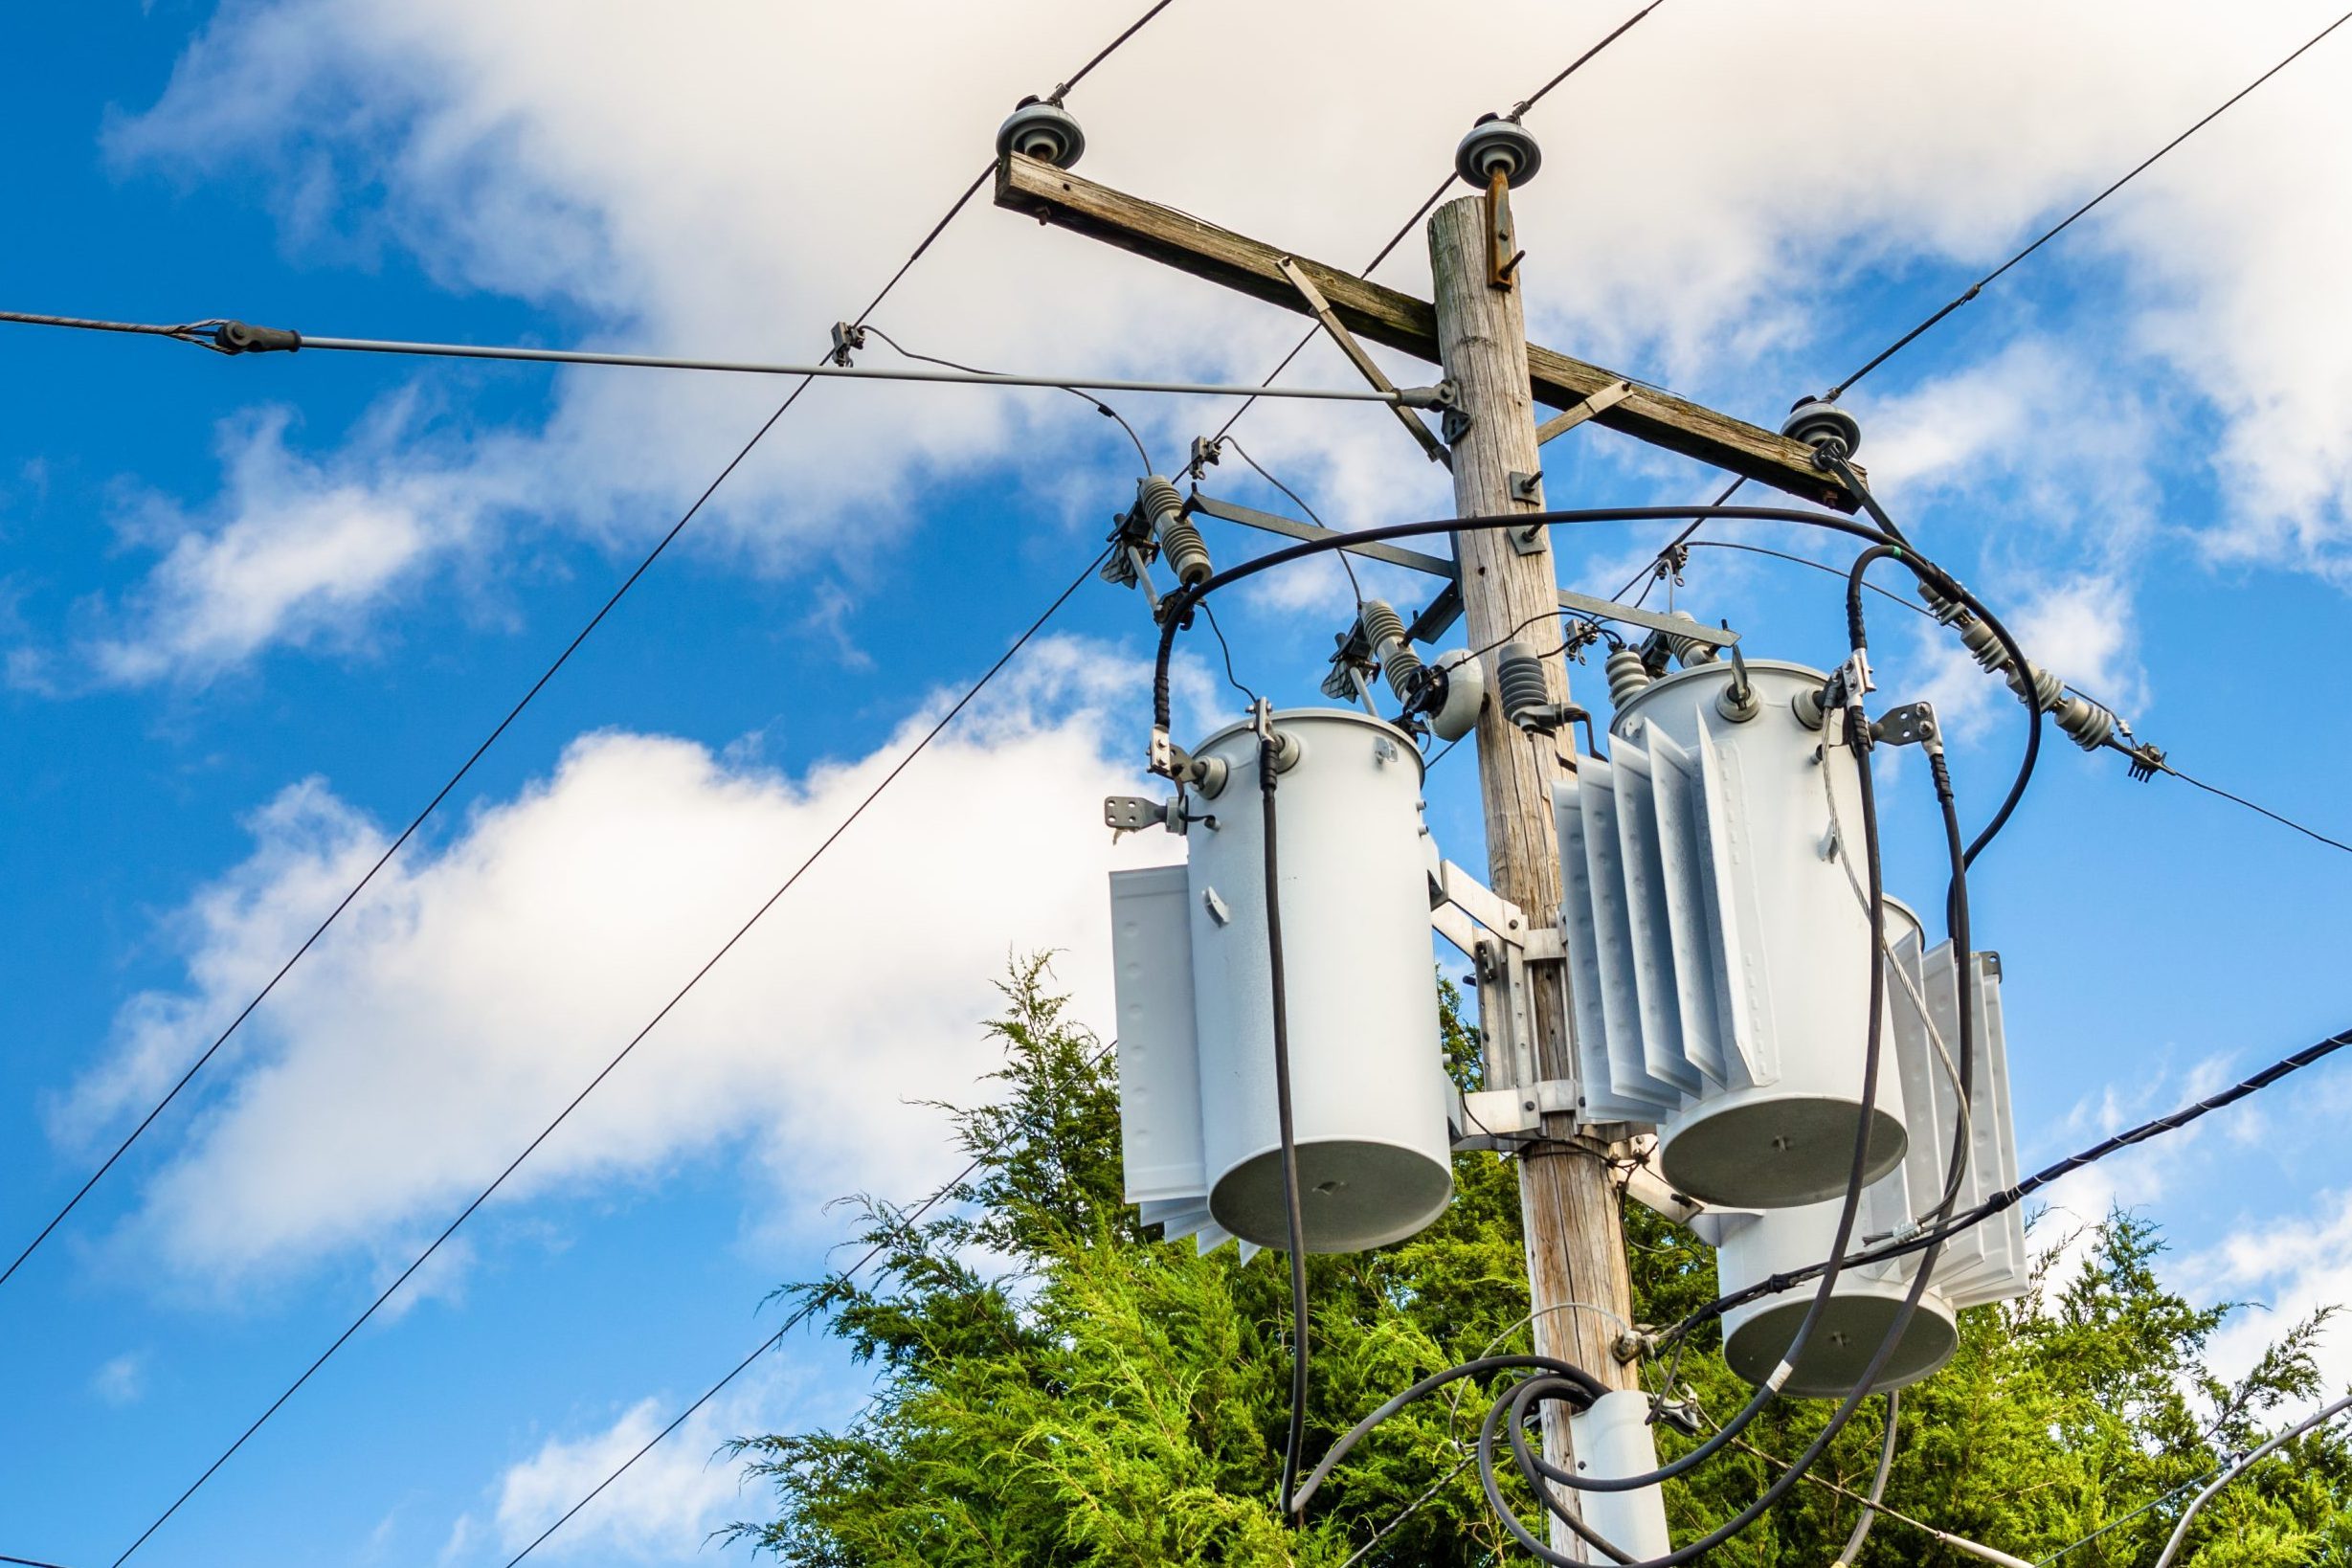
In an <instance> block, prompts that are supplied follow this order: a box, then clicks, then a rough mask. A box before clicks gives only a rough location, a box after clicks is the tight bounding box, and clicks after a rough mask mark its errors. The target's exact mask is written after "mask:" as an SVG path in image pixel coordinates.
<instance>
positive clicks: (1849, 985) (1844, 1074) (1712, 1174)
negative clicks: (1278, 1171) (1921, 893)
mask: <svg viewBox="0 0 2352 1568" xmlns="http://www.w3.org/2000/svg"><path fill="white" fill-rule="evenodd" d="M1745 668H1746V679H1747V680H1748V681H1749V682H1750V683H1751V685H1752V690H1753V706H1751V707H1747V708H1745V709H1744V710H1745V711H1748V712H1750V713H1751V714H1752V716H1751V717H1749V718H1747V719H1745V720H1744V721H1742V720H1740V719H1737V718H1736V717H1733V716H1731V712H1732V711H1739V710H1742V709H1741V706H1740V705H1737V704H1734V703H1726V702H1722V701H1720V700H1721V699H1723V697H1724V694H1725V692H1726V691H1727V689H1728V688H1730V687H1731V685H1732V683H1734V681H1735V680H1736V679H1737V678H1738V676H1737V672H1736V669H1735V667H1734V666H1733V665H1732V664H1731V663H1729V662H1721V663H1711V664H1701V665H1698V666H1696V667H1695V668H1691V669H1685V670H1680V671H1677V672H1676V673H1674V674H1672V675H1669V676H1667V677H1665V678H1664V679H1662V680H1660V681H1657V682H1655V683H1652V684H1650V685H1648V686H1646V687H1645V688H1643V689H1642V690H1641V691H1639V692H1638V693H1635V694H1633V695H1632V696H1631V697H1629V698H1628V700H1627V701H1626V703H1625V704H1624V706H1623V707H1621V708H1620V709H1619V710H1618V713H1617V720H1616V723H1615V724H1614V725H1613V726H1612V727H1611V728H1612V730H1613V732H1615V733H1616V734H1618V735H1620V736H1623V737H1626V738H1628V739H1635V738H1639V737H1641V736H1643V735H1644V734H1645V733H1646V732H1647V731H1649V730H1652V729H1654V730H1655V731H1657V732H1658V733H1660V734H1663V735H1664V736H1666V737H1667V738H1668V739H1669V740H1670V741H1672V742H1674V743H1675V744H1676V745H1677V746H1679V747H1680V748H1681V749H1682V750H1685V751H1688V752H1690V753H1691V754H1692V755H1694V756H1697V757H1699V759H1700V761H1701V762H1702V764H1703V767H1702V773H1703V775H1704V780H1705V788H1706V790H1707V791H1708V792H1709V795H1710V796H1711V798H1713V797H1718V796H1719V797H1720V798H1719V805H1720V807H1721V809H1719V810H1717V809H1711V810H1710V811H1709V813H1708V816H1709V818H1710V820H1711V821H1712V822H1713V823H1714V824H1715V826H1714V832H1715V833H1716V834H1717V835H1718V836H1724V835H1728V836H1729V837H1730V839H1731V841H1729V842H1724V841H1720V837H1719V838H1718V841H1716V842H1714V844H1713V846H1712V848H1713V858H1714V863H1715V865H1716V866H1717V868H1718V872H1719V874H1718V877H1717V879H1716V883H1717V886H1718V888H1719V890H1720V891H1719V894H1718V899H1719V903H1720V908H1719V909H1718V910H1716V911H1715V912H1716V914H1717V918H1718V919H1719V921H1720V930H1721V937H1722V951H1723V953H1724V960H1725V963H1726V965H1727V970H1728V973H1727V974H1725V976H1724V981H1725V983H1726V984H1727V985H1728V987H1729V988H1730V991H1731V992H1732V996H1731V997H1730V998H1728V999H1729V1000H1730V1001H1731V1002H1732V1003H1733V1005H1732V1007H1731V1008H1730V1009H1729V1010H1728V1011H1729V1012H1730V1013H1731V1014H1732V1015H1734V1016H1736V1024H1737V1028H1738V1030H1739V1031H1740V1040H1739V1045H1740V1049H1741V1053H1742V1055H1743V1056H1744V1057H1745V1058H1746V1060H1748V1061H1750V1062H1752V1063H1754V1064H1758V1067H1760V1068H1762V1069H1763V1070H1759V1071H1758V1072H1756V1073H1755V1074H1754V1075H1753V1077H1754V1080H1755V1081H1753V1082H1748V1083H1744V1084H1734V1085H1728V1086H1725V1087H1723V1088H1722V1089H1720V1090H1716V1091H1710V1092H1704V1093H1702V1094H1700V1095H1698V1096H1697V1097H1695V1098H1694V1099H1693V1100H1692V1101H1691V1102H1690V1103H1688V1104H1686V1105H1685V1106H1684V1107H1683V1108H1682V1109H1679V1110H1678V1111H1676V1112H1675V1113H1674V1114H1673V1115H1671V1116H1670V1117H1669V1118H1668V1119H1667V1120H1666V1122H1665V1124H1664V1125H1663V1126H1662V1127H1661V1128H1660V1130H1659V1133H1660V1138H1659V1151H1658V1158H1659V1167H1660V1170H1661V1172H1662V1173H1663V1175H1664V1176H1665V1177H1666V1179H1667V1180H1668V1181H1669V1183H1671V1184H1672V1185H1673V1187H1674V1188H1675V1189H1676V1190H1677V1191H1680V1192H1685V1193H1689V1194H1690V1195H1691V1197H1693V1198H1700V1199H1703V1200H1704V1201H1707V1202H1709V1203H1714V1204H1719V1205H1723V1206H1726V1207H1731V1208H1743V1209H1745V1208H1758V1209H1769V1208H1786V1207H1791V1206H1795V1205H1798V1204H1805V1203H1815V1202H1819V1201H1821V1200H1822V1199H1824V1198H1833V1197H1836V1196H1838V1195H1840V1194H1842V1193H1843V1192H1844V1190H1845V1187H1846V1181H1847V1177H1848V1174H1849V1172H1850V1170H1851V1167H1852V1161H1853V1151H1854V1140H1855V1136H1856V1134H1857V1132H1859V1131H1862V1124H1863V1121H1864V1118H1865V1116H1866V1115H1867V1117H1868V1122H1869V1139H1870V1145H1869V1166H1868V1171H1869V1176H1870V1179H1871V1180H1873V1181H1874V1180H1876V1179H1877V1178H1878V1177H1880V1176H1884V1175H1886V1174H1887V1172H1889V1171H1891V1170H1893V1169H1894V1168H1895V1167H1896V1166H1897V1165H1898V1164H1899V1163H1900V1162H1901V1160H1902V1157H1903V1150H1904V1142H1905V1140H1904V1125H1903V1094H1902V1085H1901V1083H1900V1078H1899V1075H1898V1074H1897V1073H1896V1072H1895V1070H1894V1068H1893V1062H1892V1059H1891V1057H1890V1058H1889V1059H1888V1060H1886V1061H1885V1063H1884V1064H1883V1065H1882V1068H1881V1071H1880V1073H1879V1081H1878V1093H1877V1096H1876V1103H1875V1105H1874V1106H1872V1107H1870V1108H1868V1109H1867V1110H1866V1108H1865V1107H1864V1106H1863V1104H1862V1073H1863V1058H1864V1048H1865V1042H1866V1039H1867V1034H1868V1023H1869V1019H1868V1017H1867V1015H1868V1012H1869V1007H1870V968H1869V965H1870V919H1869V916H1868V914H1867V913H1866V912H1865V911H1864V909H1863V907H1862V906H1861V904H1860V903H1859V901H1857V900H1856V899H1855V897H1854V893H1853V888H1852V887H1851V886H1850V885H1848V881H1847V868H1846V867H1845V866H1844V865H1841V864H1840V863H1839V859H1840V858H1841V857H1845V856H1849V855H1851V856H1859V855H1860V854H1861V853H1862V847H1861V843H1860V835H1861V832H1862V804H1861V796H1860V787H1859V785H1858V784H1857V783H1856V780H1855V776H1854V769H1853V758H1852V755H1851V753H1850V752H1848V751H1847V750H1845V749H1844V748H1831V749H1830V750H1829V751H1828V752H1827V756H1828V761H1827V762H1826V764H1825V763H1824V762H1823V761H1822V760H1821V759H1820V757H1819V756H1817V754H1816V753H1817V751H1819V750H1820V749H1821V746H1822V741H1823V739H1824V737H1823V734H1822V732H1821V731H1820V730H1818V729H1814V728H1809V727H1808V726H1806V725H1805V724H1804V723H1803V722H1802V721H1801V720H1800V718H1799V716H1798V714H1797V712H1796V709H1795V706H1794V705H1795V700H1796V699H1797V698H1798V697H1800V696H1801V695H1806V694H1812V693H1818V692H1819V691H1820V690H1821V688H1822V684H1823V683H1824V681H1825V680H1826V677H1825V676H1823V674H1822V673H1821V672H1820V671H1818V670H1812V669H1807V668H1805V667H1804V666H1803V665H1800V664H1788V663H1779V662H1774V661H1762V660H1757V661H1749V662H1748V663H1747V664H1746V666H1745ZM1727 710H1731V711H1727ZM1825 773H1826V777H1825ZM1826 792H1834V794H1835V796H1836V802H1835V805H1836V823H1837V826H1836V827H1835V828H1834V829H1833V827H1832V818H1831V804H1830V799H1829V795H1828V794H1827V793H1826Z"/></svg>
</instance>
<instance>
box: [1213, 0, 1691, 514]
mask: <svg viewBox="0 0 2352 1568" xmlns="http://www.w3.org/2000/svg"><path fill="white" fill-rule="evenodd" d="M1663 4H1665V0H1649V4H1647V5H1646V6H1644V7H1643V8H1642V9H1641V10H1639V11H1635V12H1634V13H1633V14H1632V15H1630V16H1628V17H1626V18H1625V19H1624V21H1622V22H1620V23H1618V24H1617V26H1616V27H1614V28H1612V29H1611V30H1610V31H1609V32H1608V33H1607V34H1605V35H1603V36H1602V39H1601V41H1600V42H1599V43H1596V44H1594V45H1592V46H1591V47H1590V48H1588V49H1586V50H1585V51H1584V53H1583V54H1581V55H1579V56H1577V57H1576V58H1575V59H1573V60H1570V61H1569V62H1568V65H1567V67H1566V69H1564V70H1562V71H1560V72H1559V73H1558V74H1557V76H1555V77H1553V78H1552V79H1551V80H1549V81H1547V82H1545V83H1544V84H1543V85H1542V86H1540V87H1538V88H1536V89H1535V90H1534V92H1532V93H1530V94H1528V96H1527V97H1525V98H1523V99H1521V100H1520V101H1518V103H1517V104H1516V105H1514V106H1513V107H1512V111H1511V113H1510V114H1508V115H1506V116H1505V117H1504V118H1505V119H1508V120H1517V119H1518V118H1519V117H1520V116H1521V115H1524V114H1526V113H1527V111H1528V110H1530V109H1532V108H1534V106H1535V105H1536V104H1537V103H1540V102H1542V101H1543V100H1544V98H1545V97H1546V96H1548V95H1549V94H1550V93H1551V91H1552V90H1553V89H1554V88H1556V87H1557V86H1558V85H1559V84H1560V83H1561V82H1563V81H1566V80H1567V79H1568V78H1570V77H1572V76H1575V75H1576V74H1577V73H1578V72H1579V71H1580V70H1582V69H1583V68H1584V66H1585V64H1586V63H1587V62H1589V61H1590V60H1591V59H1592V58H1593V57H1594V56H1597V55H1599V54H1600V53H1601V52H1602V50H1604V49H1606V48H1608V47H1609V45H1611V44H1613V43H1615V42H1616V41H1617V40H1618V39H1619V38H1622V37H1624V35H1625V34H1627V33H1628V32H1630V31H1631V30H1632V28H1633V24H1634V23H1636V22H1638V21H1640V20H1641V19H1642V18H1643V17H1645V16H1647V15H1648V14H1649V13H1650V12H1651V11H1656V10H1657V9H1658V8H1659V7H1660V6H1661V5H1663ZM1459 177H1460V176H1458V175H1456V174H1453V173H1451V172H1448V173H1447V174H1446V175H1445V178H1444V179H1442V180H1440V181H1438V183H1437V189H1436V190H1432V191H1430V192H1429V194H1428V196H1427V197H1426V198H1424V199H1423V200H1422V204H1421V205H1420V206H1419V207H1417V208H1415V209H1414V210H1413V215H1412V216H1411V217H1409V218H1406V219H1405V220H1404V222H1403V223H1402V224H1401V225H1400V226H1399V228H1398V230H1397V232H1396V233H1395V234H1393V235H1389V236H1388V242H1387V243H1386V244H1384V245H1382V246H1381V247H1380V248H1379V249H1378V250H1377V251H1375V252H1374V253H1373V255H1372V259H1371V260H1369V261H1367V262H1365V263H1364V266H1363V276H1364V277H1367V278H1369V277H1371V276H1372V274H1373V272H1374V270H1375V269H1377V268H1378V266H1379V264H1380V263H1381V262H1383V261H1385V260H1387V259H1388V258H1389V257H1390V256H1391V255H1393V254H1394V253H1395V252H1396V249H1397V247H1398V246H1400V245H1401V244H1403V243H1404V242H1405V240H1406V239H1407V238H1409V237H1411V235H1412V233H1413V231H1414V229H1415V228H1416V227H1418V226H1419V225H1420V223H1421V220H1422V218H1425V217H1427V216H1428V215H1429V213H1430V212H1431V211H1432V210H1433V209H1434V208H1435V207H1436V206H1437V204H1438V203H1439V202H1441V201H1444V200H1445V192H1446V191H1447V190H1451V189H1452V188H1453V185H1454V182H1455V180H1456V179H1458V178H1459ZM1322 330H1323V329H1322V327H1320V326H1310V327H1309V328H1308V329H1307V332H1306V335H1305V336H1303V337H1301V338H1300V339H1299V340H1298V342H1296V343H1294V344H1292V345H1291V346H1290V351H1289V352H1288V353H1287V354H1285V355H1283V356H1282V359H1281V361H1280V362H1279V363H1277V364H1276V365H1275V367H1274V368H1273V369H1272V370H1268V371H1266V379H1265V380H1263V381H1261V382H1260V383H1259V384H1258V387H1257V390H1256V391H1254V392H1251V393H1250V395H1249V396H1248V397H1246V398H1244V399H1243V402H1242V406H1241V407H1240V408H1238V409H1235V410H1234V411H1233V413H1232V414H1230V415H1228V416H1227V417H1226V419H1225V422H1224V424H1223V425H1221V427H1219V429H1218V432H1217V434H1216V435H1215V436H1212V437H1209V441H1208V444H1209V446H1210V447H1211V448H1212V449H1214V448H1216V447H1219V446H1221V445H1223V444H1224V439H1225V437H1226V436H1227V435H1229V434H1230V433H1231V432H1232V430H1233V427H1234V426H1235V425H1237V424H1239V423H1240V422H1241V418H1242V415H1243V414H1247V413H1248V412H1249V411H1250V408H1251V407H1252V405H1254V404H1255V403H1256V402H1257V401H1258V398H1259V397H1260V396H1262V395H1278V394H1276V393H1274V392H1273V391H1272V389H1273V385H1274V379H1275V377H1277V376H1279V375H1281V374H1282V372H1283V371H1285V370H1288V369H1289V368H1290V362H1291V361H1292V360H1294V359H1296V358H1298V356H1299V355H1301V354H1303V353H1305V352H1306V351H1307V346H1308V345H1309V344H1310V343H1312V342H1314V341H1315V337H1316V334H1318V333H1320V332H1321V331H1322ZM1250 466H1251V467H1253V468H1255V467H1256V466H1257V464H1255V463H1252V464H1250Z"/></svg>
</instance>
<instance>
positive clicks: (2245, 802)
mask: <svg viewBox="0 0 2352 1568" xmlns="http://www.w3.org/2000/svg"><path fill="white" fill-rule="evenodd" d="M2156 771H2157V772H2159V773H2169V774H2171V775H2172V776H2173V777H2174V778H2177V779H2179V780H2180V781H2181V782H2182V783H2184V784H2194V785H2195V786H2196V787H2197V788H2199V789H2201V790H2203V791H2205V793H2206V794H2207V795H2219V796H2221V797H2222V798H2223V799H2224V800H2229V801H2232V802H2235V803H2236V804H2238V805H2241V806H2244V807H2245V808H2246V809H2247V810H2248V811H2251V812H2255V813H2258V814H2260V815H2261V816H2264V817H2267V818H2270V819H2271V820H2272V821H2274V822H2276V823H2277V824H2279V826H2281V827H2291V828H2293V829H2295V831H2296V832H2297V833H2299V834H2302V835H2303V836H2304V837H2305V838H2307V839H2317V840H2318V841H2319V842H2321V843H2323V844H2325V845H2327V846H2328V847H2329V848H2330V849H2341V850H2342V851H2344V853H2346V854H2348V855H2352V844H2348V843H2345V842H2344V841H2343V840H2341V839H2331V838H2329V837H2328V836H2327V835H2326V834H2324V833H2321V832H2320V831H2319V830H2318V828H2310V827H2305V826H2304V825H2303V824H2302V823H2300V822H2298V821H2296V819H2295V818H2292V817H2281V816H2280V815H2279V814H2278V813H2276V812H2274V811H2273V810H2271V808H2270V807H2268V806H2258V805H2256V804H2254V802H2252V801H2251V800H2249V799H2247V798H2246V797H2245V796H2244V795H2231V794H2230V793H2229V791H2228V790H2225V789H2223V788H2222V787H2221V786H2219V785H2218V784H2207V783H2206V781H2205V780H2204V779H2202V778H2191V777H2190V776H2189V775H2188V774H2186V773H2183V772H2181V770H2180V769H2178V768H2176V767H2174V766H2173V765H2172V764H2171V763H2170V762H2159V763H2157V764H2156Z"/></svg>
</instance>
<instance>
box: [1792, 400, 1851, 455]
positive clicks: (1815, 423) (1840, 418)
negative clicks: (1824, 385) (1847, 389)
mask: <svg viewBox="0 0 2352 1568" xmlns="http://www.w3.org/2000/svg"><path fill="white" fill-rule="evenodd" d="M1781 435H1783V436H1785V437H1788V438H1789V439H1790V440H1792V441H1803V443H1804V444H1805V445H1807V446H1816V447H1817V446H1821V445H1823V444H1824V443H1826V442H1828V441H1832V440H1836V441H1843V442H1845V443H1846V453H1847V455H1848V457H1851V456H1852V455H1853V454H1854V453H1855V452H1857V451H1859V450H1861V447H1862V424H1861V421H1859V420H1857V419H1856V418H1855V417H1854V416H1853V415H1852V414H1848V413H1847V412H1846V411H1845V410H1844V409H1842V408H1839V407H1838V406H1837V405H1836V404H1835V403H1825V402H1823V401H1822V400H1821V399H1820V398H1818V397H1807V398H1803V399H1802V400H1800V401H1799V402H1798V404H1797V406H1796V407H1795V408H1793V409H1791V410H1789V411H1788V417H1787V418H1785V419H1783V420H1781Z"/></svg>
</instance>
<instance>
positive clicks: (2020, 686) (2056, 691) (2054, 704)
mask: <svg viewBox="0 0 2352 1568" xmlns="http://www.w3.org/2000/svg"><path fill="white" fill-rule="evenodd" d="M2008 682H2009V689H2010V690H2011V691H2014V692H2015V693H2017V695H2019V696H2020V697H2023V698H2026V699H2027V700H2028V701H2029V702H2031V703H2032V704H2033V706H2035V707H2036V708H2039V709H2041V710H2042V711H2044V712H2046V713H2054V712H2056V711H2057V709H2058V706H2059V705H2060V704H2062V703H2064V702H2065V701H2066V683H2065V682H2064V681H2062V680H2060V679H2059V678H2058V676H2057V675H2056V674H2055V673H2054V672H2052V671H2050V670H2046V669H2044V668H2042V666H2041V665H2039V664H2028V665H2027V666H2026V678H2025V679H2022V680H2021V679H2020V678H2019V676H2018V673H2017V671H2015V670H2011V671H2009V672H2008Z"/></svg>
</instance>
